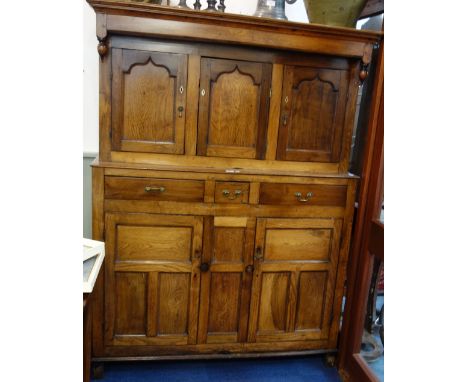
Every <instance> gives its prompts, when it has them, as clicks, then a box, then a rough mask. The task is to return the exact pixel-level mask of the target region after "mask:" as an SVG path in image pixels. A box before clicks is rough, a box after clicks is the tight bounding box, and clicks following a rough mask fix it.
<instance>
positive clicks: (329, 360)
mask: <svg viewBox="0 0 468 382" xmlns="http://www.w3.org/2000/svg"><path fill="white" fill-rule="evenodd" d="M324 362H325V365H327V366H328V367H335V365H336V354H335V353H327V354H325V357H324Z"/></svg>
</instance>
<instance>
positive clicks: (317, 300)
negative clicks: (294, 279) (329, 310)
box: [296, 272, 327, 330]
mask: <svg viewBox="0 0 468 382" xmlns="http://www.w3.org/2000/svg"><path fill="white" fill-rule="evenodd" d="M326 289H327V272H301V275H300V277H299V291H298V299H299V301H298V305H297V313H296V330H304V329H321V328H322V320H323V309H324V300H325V293H326Z"/></svg>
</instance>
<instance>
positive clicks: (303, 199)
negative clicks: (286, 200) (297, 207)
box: [294, 192, 313, 203]
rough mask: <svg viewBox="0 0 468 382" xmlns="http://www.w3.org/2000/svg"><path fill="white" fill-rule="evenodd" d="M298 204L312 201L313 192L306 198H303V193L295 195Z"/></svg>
mask: <svg viewBox="0 0 468 382" xmlns="http://www.w3.org/2000/svg"><path fill="white" fill-rule="evenodd" d="M294 196H295V197H296V199H297V201H298V202H302V203H306V202H308V201H309V200H310V198H311V197H312V196H313V194H312V192H308V193H307V194H306V196H305V197H302V193H301V192H296V193H295V194H294Z"/></svg>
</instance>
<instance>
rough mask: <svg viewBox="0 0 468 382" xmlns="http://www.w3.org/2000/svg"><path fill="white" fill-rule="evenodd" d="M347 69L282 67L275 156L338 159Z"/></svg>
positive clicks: (344, 106) (312, 159) (331, 160)
mask: <svg viewBox="0 0 468 382" xmlns="http://www.w3.org/2000/svg"><path fill="white" fill-rule="evenodd" d="M347 90H348V72H347V71H345V70H331V69H316V68H312V67H301V66H285V68H284V82H283V96H282V100H281V121H280V129H279V136H278V146H277V159H279V160H291V161H304V162H306V161H315V162H339V161H340V157H341V149H342V148H341V141H342V135H343V128H344V120H345V118H344V117H345V110H346V98H347Z"/></svg>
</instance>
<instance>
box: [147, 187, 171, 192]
mask: <svg viewBox="0 0 468 382" xmlns="http://www.w3.org/2000/svg"><path fill="white" fill-rule="evenodd" d="M164 191H166V188H165V187H151V186H146V187H145V192H164Z"/></svg>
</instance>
